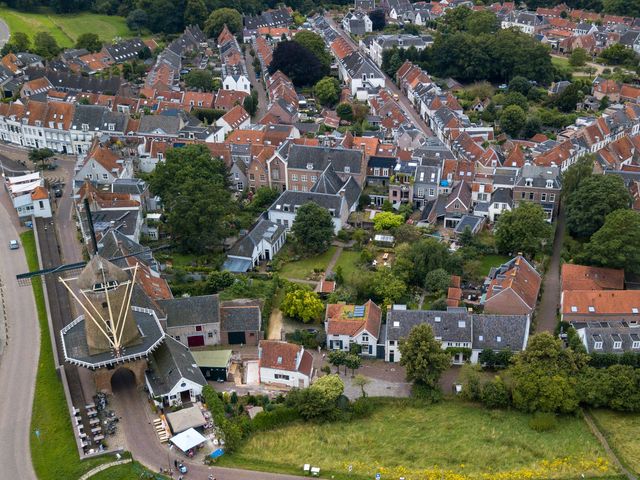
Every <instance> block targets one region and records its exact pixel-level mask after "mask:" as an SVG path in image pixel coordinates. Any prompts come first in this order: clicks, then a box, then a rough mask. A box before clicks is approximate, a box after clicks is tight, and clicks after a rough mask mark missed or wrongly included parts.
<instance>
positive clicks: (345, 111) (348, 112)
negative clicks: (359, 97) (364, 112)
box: [336, 102, 353, 122]
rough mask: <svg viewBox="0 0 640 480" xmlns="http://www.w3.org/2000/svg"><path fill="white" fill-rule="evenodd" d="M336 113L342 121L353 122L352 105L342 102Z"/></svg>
mask: <svg viewBox="0 0 640 480" xmlns="http://www.w3.org/2000/svg"><path fill="white" fill-rule="evenodd" d="M336 113H337V114H338V117H340V120H344V121H346V122H350V121H352V120H353V107H352V106H351V104H350V103H347V102H342V103H341V104H340V105H338V106H337V108H336Z"/></svg>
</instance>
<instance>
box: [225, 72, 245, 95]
mask: <svg viewBox="0 0 640 480" xmlns="http://www.w3.org/2000/svg"><path fill="white" fill-rule="evenodd" d="M223 70H224V71H225V72H224V76H223V77H222V88H223V89H224V90H236V91H239V92H245V93H251V82H250V81H249V76H248V75H247V73H246V72H245V71H240V70H235V69H234V70H232V71H230V70H229V69H223Z"/></svg>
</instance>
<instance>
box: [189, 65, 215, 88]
mask: <svg viewBox="0 0 640 480" xmlns="http://www.w3.org/2000/svg"><path fill="white" fill-rule="evenodd" d="M184 82H185V84H186V85H187V87H189V88H197V89H199V90H204V91H205V92H211V91H212V90H213V75H211V72H209V71H208V70H196V69H194V70H191V71H190V72H189V73H187V74H186V75H185V76H184Z"/></svg>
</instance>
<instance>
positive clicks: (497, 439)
mask: <svg viewBox="0 0 640 480" xmlns="http://www.w3.org/2000/svg"><path fill="white" fill-rule="evenodd" d="M378 401H379V402H380V406H379V407H378V408H377V409H376V411H375V412H374V413H373V414H372V416H371V417H370V418H367V419H360V420H356V421H353V422H350V423H340V422H338V423H328V424H321V425H316V424H305V423H296V424H292V425H290V426H287V427H283V428H281V429H278V430H274V431H267V432H261V433H257V434H255V435H253V436H252V437H251V438H250V440H249V441H248V442H247V443H246V445H244V446H243V447H242V448H241V449H240V450H239V451H238V452H237V453H234V454H233V455H230V456H229V457H226V456H225V457H223V458H222V459H221V463H222V465H224V466H238V467H245V468H252V469H268V470H271V471H281V472H291V473H296V472H297V473H300V472H301V471H302V466H303V465H304V464H305V463H309V464H311V465H312V466H317V467H320V469H321V472H322V473H323V476H324V475H326V476H327V477H331V475H335V478H337V479H346V478H355V479H358V480H360V479H365V478H368V479H371V478H374V476H375V474H376V473H378V472H379V473H381V474H382V478H399V477H400V476H405V477H406V478H407V479H408V480H409V479H410V480H427V479H428V480H431V479H434V480H435V479H441V478H444V479H447V480H466V479H476V478H477V479H481V480H489V479H495V478H499V479H500V480H516V479H521V478H530V479H537V478H556V479H558V478H566V479H569V478H577V477H580V475H581V474H582V473H584V474H585V475H587V476H601V477H604V476H605V475H613V474H615V473H616V472H615V470H614V469H613V467H610V466H609V465H608V463H607V461H606V460H604V457H605V453H604V452H603V450H602V448H601V447H600V445H599V443H598V442H597V440H596V439H595V438H594V437H593V436H592V434H591V433H590V431H589V429H588V427H587V426H586V424H585V423H584V421H583V420H582V419H580V418H576V417H563V418H561V419H560V420H559V425H558V427H557V428H556V429H554V430H553V431H550V432H544V433H538V432H535V431H533V430H532V429H531V428H530V427H529V425H528V422H529V419H530V417H529V416H528V415H525V414H521V413H517V412H510V411H495V412H491V411H488V410H485V409H483V408H481V407H478V406H475V405H467V404H464V403H459V402H456V401H449V402H443V403H440V404H437V405H424V404H419V403H415V402H411V401H403V400H397V399H384V400H383V399H381V400H378ZM348 465H353V472H352V474H351V475H347V468H348Z"/></svg>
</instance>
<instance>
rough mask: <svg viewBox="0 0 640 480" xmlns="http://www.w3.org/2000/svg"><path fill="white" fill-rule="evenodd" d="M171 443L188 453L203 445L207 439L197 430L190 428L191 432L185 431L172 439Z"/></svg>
mask: <svg viewBox="0 0 640 480" xmlns="http://www.w3.org/2000/svg"><path fill="white" fill-rule="evenodd" d="M170 441H171V443H173V444H174V445H175V446H176V447H178V448H179V449H180V450H182V451H183V452H187V451H189V450H191V449H192V448H194V447H197V446H198V445H201V444H203V443H204V442H206V441H207V439H206V438H205V437H204V436H203V435H201V434H200V433H199V432H198V431H197V430H195V429H193V428H190V429H189V430H185V431H184V432H182V433H179V434H178V435H175V436H173V437H171V440H170Z"/></svg>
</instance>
